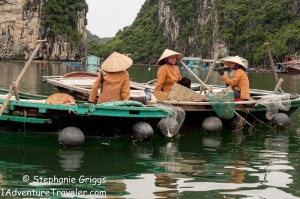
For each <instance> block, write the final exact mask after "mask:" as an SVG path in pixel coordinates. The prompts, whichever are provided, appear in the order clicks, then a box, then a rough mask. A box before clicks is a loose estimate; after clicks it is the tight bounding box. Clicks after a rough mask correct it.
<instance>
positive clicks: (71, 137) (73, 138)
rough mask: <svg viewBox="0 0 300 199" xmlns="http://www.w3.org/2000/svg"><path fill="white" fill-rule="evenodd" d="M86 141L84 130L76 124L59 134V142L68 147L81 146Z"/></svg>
mask: <svg viewBox="0 0 300 199" xmlns="http://www.w3.org/2000/svg"><path fill="white" fill-rule="evenodd" d="M84 141H85V137H84V134H83V132H82V131H81V130H80V129H79V128H77V127H74V126H69V127H66V128H64V129H63V130H62V131H61V132H60V133H59V135H58V142H59V144H60V145H62V146H66V147H79V146H81V145H83V143H84Z"/></svg>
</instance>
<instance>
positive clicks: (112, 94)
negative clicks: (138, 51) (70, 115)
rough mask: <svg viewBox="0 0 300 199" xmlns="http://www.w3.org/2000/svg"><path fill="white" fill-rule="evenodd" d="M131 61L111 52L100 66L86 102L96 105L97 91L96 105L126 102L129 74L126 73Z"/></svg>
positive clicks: (128, 93)
mask: <svg viewBox="0 0 300 199" xmlns="http://www.w3.org/2000/svg"><path fill="white" fill-rule="evenodd" d="M132 63H133V61H132V59H131V58H129V57H127V56H125V55H123V54H120V53H118V52H113V53H112V54H111V55H110V56H109V57H108V58H107V59H106V60H105V61H104V62H103V63H102V65H101V70H103V71H100V72H99V74H98V77H97V79H96V81H95V82H94V84H93V87H92V89H91V92H90V95H89V99H88V101H89V102H90V103H96V98H97V94H98V90H99V88H100V87H101V93H100V96H99V98H98V101H97V103H98V104H99V103H103V102H111V101H120V100H128V99H129V98H130V83H129V74H128V72H127V71H126V69H128V68H129V67H130V66H131V65H132Z"/></svg>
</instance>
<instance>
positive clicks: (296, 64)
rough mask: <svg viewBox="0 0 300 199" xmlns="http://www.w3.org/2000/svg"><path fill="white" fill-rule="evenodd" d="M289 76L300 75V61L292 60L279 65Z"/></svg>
mask: <svg viewBox="0 0 300 199" xmlns="http://www.w3.org/2000/svg"><path fill="white" fill-rule="evenodd" d="M277 65H279V66H281V67H282V68H283V71H286V72H287V73H288V74H300V60H290V61H286V62H283V63H277Z"/></svg>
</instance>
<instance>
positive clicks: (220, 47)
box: [204, 44, 225, 83]
mask: <svg viewBox="0 0 300 199" xmlns="http://www.w3.org/2000/svg"><path fill="white" fill-rule="evenodd" d="M224 46H225V45H222V44H221V45H219V47H218V51H217V54H216V55H215V57H214V62H213V63H212V65H211V67H210V68H209V71H208V74H207V76H206V78H205V80H204V82H205V83H207V81H208V79H209V77H210V74H211V72H212V70H213V69H214V68H215V66H216V62H217V60H218V58H219V56H220V54H221V50H222V48H223V47H224Z"/></svg>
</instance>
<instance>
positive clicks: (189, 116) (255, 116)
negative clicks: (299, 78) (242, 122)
mask: <svg viewBox="0 0 300 199" xmlns="http://www.w3.org/2000/svg"><path fill="white" fill-rule="evenodd" d="M95 78H96V75H95V74H94V73H86V72H80V73H78V72H74V73H69V74H66V75H65V76H44V77H43V79H44V80H45V81H46V82H48V83H50V84H53V85H55V86H57V88H58V89H59V90H60V92H66V93H69V94H71V95H72V96H75V97H76V98H78V99H81V100H85V101H87V98H88V95H89V92H90V89H91V87H92V84H93V82H94V81H95ZM153 83H154V81H150V82H147V83H137V82H132V81H131V82H130V85H131V88H132V89H131V91H130V92H131V93H132V95H134V94H135V93H138V92H140V91H143V90H144V89H146V88H149V89H150V90H153V89H154V84H153ZM196 86H197V87H198V89H193V90H190V89H189V90H190V92H194V93H200V91H199V88H200V84H198V83H194V87H195V88H196ZM212 87H213V91H212V93H217V92H220V91H222V90H224V89H225V87H222V86H212ZM194 90H196V91H194ZM197 90H198V91H197ZM179 93H180V94H178V95H177V96H189V95H188V94H186V93H184V92H182V91H179ZM99 94H100V93H99ZM250 94H251V99H250V100H249V101H238V102H232V103H234V105H233V106H234V110H235V111H236V113H238V114H240V115H241V116H242V117H244V118H247V121H248V120H249V122H255V121H257V120H260V121H264V122H268V121H270V118H269V119H267V118H266V111H267V109H268V106H267V104H268V103H269V104H273V103H274V100H275V99H278V100H279V98H280V97H283V95H282V94H281V93H278V92H277V93H276V94H275V96H276V97H277V98H276V97H274V92H273V91H267V90H257V89H250ZM141 95H142V93H141ZM174 96H175V94H173V96H170V99H169V100H165V101H161V100H156V99H155V96H154V95H151V101H147V102H146V104H147V105H156V104H164V105H169V106H171V107H180V108H182V109H183V110H184V111H185V112H186V119H185V122H184V124H183V128H199V126H200V127H201V123H202V122H203V121H204V120H205V118H207V117H210V116H216V117H218V115H217V114H216V112H215V111H214V109H213V108H212V106H211V102H209V100H208V99H207V98H206V99H205V98H202V99H200V101H197V100H194V101H193V100H189V99H181V98H178V97H174ZM268 96H271V99H268V100H265V101H263V100H262V99H267V98H268ZM272 99H273V101H272ZM198 100H199V99H198ZM280 101H281V100H280ZM283 103H290V104H291V107H290V108H289V110H287V111H284V110H274V111H279V112H283V113H286V114H287V115H291V113H293V112H294V111H295V110H296V109H297V108H298V107H299V106H300V97H299V96H294V95H291V97H290V99H288V100H287V101H286V102H283ZM222 121H223V123H224V124H228V123H232V121H227V119H223V120H222Z"/></svg>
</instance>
